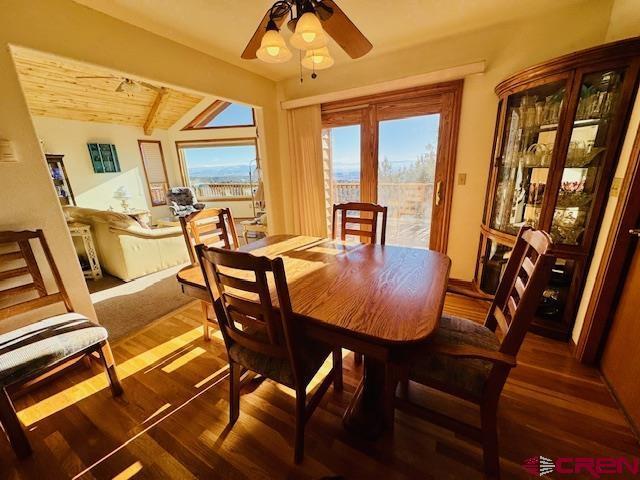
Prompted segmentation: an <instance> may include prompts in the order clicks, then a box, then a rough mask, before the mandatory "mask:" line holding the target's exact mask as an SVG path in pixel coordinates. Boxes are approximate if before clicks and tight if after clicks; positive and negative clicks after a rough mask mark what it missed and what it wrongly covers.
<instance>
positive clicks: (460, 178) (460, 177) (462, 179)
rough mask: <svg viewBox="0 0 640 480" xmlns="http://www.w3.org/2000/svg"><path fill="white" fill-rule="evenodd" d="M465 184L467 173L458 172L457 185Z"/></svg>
mask: <svg viewBox="0 0 640 480" xmlns="http://www.w3.org/2000/svg"><path fill="white" fill-rule="evenodd" d="M466 184H467V174H466V173H459V174H458V185H466Z"/></svg>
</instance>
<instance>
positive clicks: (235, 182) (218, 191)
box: [176, 138, 259, 200]
mask: <svg viewBox="0 0 640 480" xmlns="http://www.w3.org/2000/svg"><path fill="white" fill-rule="evenodd" d="M176 146H177V148H178V155H179V157H180V165H181V168H182V175H183V178H184V181H185V183H186V184H187V185H189V186H192V187H194V188H195V190H196V196H197V197H198V200H218V199H224V200H243V199H249V198H251V197H252V195H253V194H254V192H255V189H256V188H257V186H258V174H257V171H256V169H257V167H258V162H259V161H258V151H257V146H256V140H255V138H249V139H238V140H221V141H220V140H206V141H198V142H176Z"/></svg>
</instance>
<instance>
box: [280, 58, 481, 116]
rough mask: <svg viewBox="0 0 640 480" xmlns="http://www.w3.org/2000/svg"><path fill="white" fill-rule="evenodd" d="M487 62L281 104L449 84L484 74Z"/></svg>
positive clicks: (293, 105)
mask: <svg viewBox="0 0 640 480" xmlns="http://www.w3.org/2000/svg"><path fill="white" fill-rule="evenodd" d="M484 71H485V61H484V60H483V61H481V62H474V63H467V64H465V65H459V66H457V67H450V68H444V69H442V70H435V71H433V72H428V73H422V74H420V75H412V76H410V77H404V78H399V79H396V80H389V81H387V82H380V83H374V84H371V85H365V86H362V87H355V88H348V89H346V90H338V91H336V92H329V93H322V94H320V95H313V96H311V97H303V98H296V99H293V100H286V101H284V102H281V103H280V106H281V108H282V109H283V110H290V109H292V108H300V107H308V106H309V105H317V104H322V103H328V102H335V101H337V100H347V99H349V98H354V97H362V96H365V95H375V94H377V93H384V92H389V91H393V90H402V89H403V88H411V87H420V86H422V85H429V84H431V83H439V82H447V81H450V80H458V79H460V78H464V77H467V76H469V75H475V74H478V73H484Z"/></svg>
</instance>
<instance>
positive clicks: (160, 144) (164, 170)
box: [138, 139, 171, 207]
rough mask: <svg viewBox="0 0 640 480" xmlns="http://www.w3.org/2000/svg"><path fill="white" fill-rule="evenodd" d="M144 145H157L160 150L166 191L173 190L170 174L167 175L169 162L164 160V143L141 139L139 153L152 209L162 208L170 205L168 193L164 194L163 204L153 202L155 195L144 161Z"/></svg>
mask: <svg viewBox="0 0 640 480" xmlns="http://www.w3.org/2000/svg"><path fill="white" fill-rule="evenodd" d="M143 143H157V144H158V147H159V148H160V160H161V161H162V171H163V172H164V179H165V182H164V183H165V184H166V185H167V188H166V190H169V188H171V184H170V183H169V174H168V173H167V162H166V161H165V159H164V151H163V150H162V142H161V141H160V140H146V139H139V140H138V151H139V152H140V160H142V170H143V171H144V178H145V182H146V184H147V191H148V192H149V200H150V201H151V207H162V206H164V205H169V200H167V192H166V191H165V193H164V202H163V203H154V201H153V193H152V189H151V182H150V181H149V173H148V172H147V164H146V162H145V159H144V152H143V151H142V144H143ZM153 183H156V182H153Z"/></svg>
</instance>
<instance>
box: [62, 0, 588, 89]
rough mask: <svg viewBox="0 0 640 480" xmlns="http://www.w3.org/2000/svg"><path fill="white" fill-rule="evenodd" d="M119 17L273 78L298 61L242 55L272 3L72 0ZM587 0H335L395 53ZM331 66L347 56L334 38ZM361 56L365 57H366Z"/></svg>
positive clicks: (377, 44) (294, 69) (379, 49)
mask: <svg viewBox="0 0 640 480" xmlns="http://www.w3.org/2000/svg"><path fill="white" fill-rule="evenodd" d="M75 1H76V2H77V3H80V4H83V5H86V6H88V7H90V8H93V9H95V10H98V11H101V12H103V13H106V14H107V15H110V16H112V17H115V18H118V19H120V20H122V21H125V22H127V23H130V24H132V25H136V26H138V27H140V28H144V29H146V30H148V31H150V32H153V33H155V34H158V35H161V36H164V37H167V38H170V39H172V40H174V41H177V42H180V43H182V44H184V45H187V46H189V47H192V48H195V49H197V50H200V51H202V52H205V53H208V54H210V55H212V56H215V57H218V58H221V59H223V60H225V61H228V62H230V63H233V64H235V65H238V66H240V67H243V68H246V69H247V70H251V71H253V72H256V73H258V74H260V75H263V76H266V77H268V78H271V79H273V80H281V79H283V78H287V77H291V76H295V75H297V74H298V72H299V66H298V62H296V61H295V58H296V56H295V55H294V60H291V61H290V62H288V63H287V64H284V65H267V64H264V63H261V62H260V61H259V60H242V59H241V58H240V54H241V53H242V51H243V50H244V47H245V45H246V43H247V42H248V41H249V39H250V38H251V36H252V35H253V33H254V32H255V29H256V27H257V26H258V23H259V22H260V20H261V19H262V17H263V15H264V14H265V12H266V11H267V9H268V8H269V7H270V6H271V5H272V3H273V1H271V0H248V1H247V0H75ZM586 1H591V0H338V2H337V3H338V4H339V6H340V8H341V9H342V10H344V12H345V13H346V14H347V15H348V16H349V17H350V18H351V20H352V21H353V22H354V23H355V24H356V25H357V26H358V28H360V30H361V31H362V32H363V33H364V34H365V36H367V38H369V40H370V41H371V42H372V43H373V45H374V48H373V50H372V51H371V52H370V53H369V54H368V55H367V57H369V56H375V55H380V54H381V53H386V52H390V51H393V50H398V49H402V48H406V47H410V46H412V45H418V44H421V43H424V42H427V41H430V40H434V39H437V38H443V37H447V36H449V35H455V34H460V33H463V32H468V31H472V30H477V29H480V28H486V27H489V26H491V25H495V24H497V23H502V22H507V21H511V20H515V19H518V18H524V17H528V16H534V15H539V14H542V13H544V12H549V13H550V12H551V11H552V10H554V9H557V8H560V7H563V6H567V5H571V4H577V3H582V2H586ZM330 49H331V51H332V53H333V55H334V57H335V58H336V64H338V65H339V64H344V63H347V62H350V61H352V60H351V59H350V58H349V57H348V56H347V55H346V54H345V53H344V52H343V51H342V50H341V49H340V47H339V46H338V45H337V44H335V43H333V42H332V45H330ZM367 57H365V58H367Z"/></svg>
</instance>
